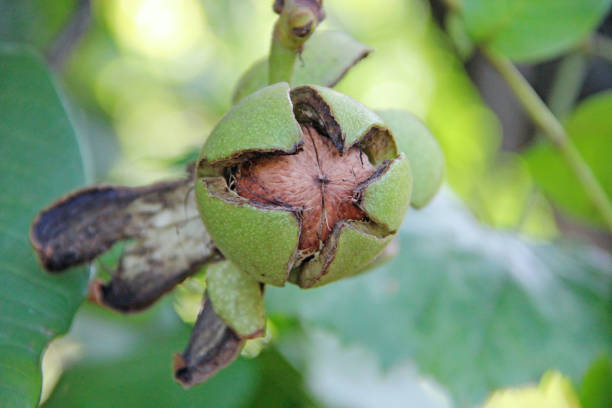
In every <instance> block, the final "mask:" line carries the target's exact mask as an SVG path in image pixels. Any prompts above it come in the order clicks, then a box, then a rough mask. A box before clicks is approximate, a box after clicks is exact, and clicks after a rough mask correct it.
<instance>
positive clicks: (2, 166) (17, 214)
mask: <svg viewBox="0 0 612 408" xmlns="http://www.w3.org/2000/svg"><path fill="white" fill-rule="evenodd" d="M0 146H1V148H0V173H2V174H3V176H2V178H0V191H2V194H1V195H0V208H2V210H1V211H0V231H1V233H2V240H1V241H0V279H1V281H2V285H0V406H2V407H33V406H36V405H37V404H38V399H39V395H40V388H41V374H40V355H41V353H42V351H43V349H44V348H45V346H46V344H47V343H48V342H49V340H51V339H52V338H53V337H55V336H57V335H58V334H61V333H65V332H66V331H67V330H68V328H69V326H70V322H71V320H72V316H73V315H74V313H75V311H76V309H77V308H78V306H79V304H80V303H81V300H82V299H83V296H84V294H85V287H86V284H87V279H88V275H87V272H86V271H85V270H84V269H80V270H74V271H72V272H69V273H67V274H65V275H61V276H50V275H47V274H46V273H45V272H43V271H42V269H41V268H40V266H39V264H38V262H37V260H36V259H35V257H34V253H33V251H32V248H31V247H30V243H29V240H28V229H29V225H30V222H31V221H32V219H33V218H34V216H35V215H36V213H37V212H38V211H39V210H40V209H41V208H42V207H43V206H45V205H47V204H48V203H49V202H51V201H52V200H54V199H56V198H57V197H59V196H61V195H62V194H65V193H66V192H67V191H69V190H71V189H74V188H75V187H78V186H80V185H82V184H83V182H84V170H83V164H82V162H81V158H80V157H81V156H80V151H79V146H78V143H77V139H76V135H75V133H74V130H73V128H72V125H71V123H70V121H69V120H68V117H67V115H66V111H65V110H64V108H63V106H62V102H61V100H60V98H59V95H58V93H57V90H56V89H55V87H54V84H53V80H52V78H51V75H50V73H49V71H48V70H47V69H46V68H45V66H44V63H43V61H42V60H41V58H40V57H39V56H38V55H36V54H35V53H34V52H32V51H30V50H29V49H25V48H21V47H13V46H9V45H0Z"/></svg>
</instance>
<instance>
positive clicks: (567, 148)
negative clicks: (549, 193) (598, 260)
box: [482, 48, 612, 231]
mask: <svg viewBox="0 0 612 408" xmlns="http://www.w3.org/2000/svg"><path fill="white" fill-rule="evenodd" d="M482 53H483V55H484V56H485V57H486V58H487V59H488V60H489V62H490V63H491V64H492V65H493V66H494V67H495V68H496V69H497V71H499V73H500V74H501V76H502V77H503V78H504V80H505V81H506V83H507V84H508V85H509V86H510V88H511V89H512V91H513V92H514V94H515V95H516V97H517V98H518V100H519V102H520V103H521V104H522V105H523V108H524V109H525V110H526V111H527V114H528V115H529V116H530V118H531V120H532V121H533V122H534V123H535V124H536V125H537V126H538V127H539V128H540V130H541V131H542V133H543V134H544V135H545V136H546V137H548V138H549V139H550V140H551V141H552V142H553V144H554V145H555V146H556V148H557V149H558V150H559V152H560V153H561V155H562V156H563V157H564V159H565V160H566V162H567V163H568V164H569V166H570V168H571V169H572V171H573V172H574V174H575V175H576V177H578V180H579V181H580V183H581V184H582V187H583V188H584V190H585V192H586V194H587V196H588V197H589V198H590V200H591V201H592V203H593V204H594V205H595V207H596V208H597V210H598V211H599V213H600V214H601V216H602V218H603V220H604V222H605V223H606V225H607V227H608V229H609V230H610V231H612V204H611V203H610V201H609V199H608V197H607V196H606V193H605V191H604V190H603V188H602V187H601V185H600V184H599V181H598V180H597V179H596V178H595V176H594V175H593V172H592V171H591V168H590V167H589V165H588V164H587V163H586V162H585V161H584V159H583V158H582V156H581V155H580V152H578V149H576V146H574V144H573V143H572V141H571V140H570V138H569V137H568V136H567V133H566V132H565V129H563V126H561V123H559V121H558V120H557V118H556V117H555V116H554V115H553V114H552V112H551V111H550V110H549V109H548V107H547V106H546V105H545V104H544V102H542V100H541V99H540V97H539V96H538V95H537V94H536V92H535V91H534V90H533V88H532V87H531V85H529V83H528V82H527V80H525V78H524V77H523V76H522V75H521V73H520V72H519V71H518V70H517V69H516V67H515V66H514V65H512V63H511V62H510V61H509V60H508V59H507V58H505V57H504V56H502V55H500V54H498V53H496V52H494V51H493V50H490V49H486V48H483V49H482Z"/></svg>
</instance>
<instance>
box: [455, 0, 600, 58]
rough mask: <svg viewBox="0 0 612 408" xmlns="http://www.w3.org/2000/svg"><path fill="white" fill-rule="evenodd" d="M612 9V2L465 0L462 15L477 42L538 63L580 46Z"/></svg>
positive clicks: (511, 56)
mask: <svg viewBox="0 0 612 408" xmlns="http://www.w3.org/2000/svg"><path fill="white" fill-rule="evenodd" d="M609 8H610V0H538V1H533V0H464V1H463V3H462V10H461V12H462V15H463V19H464V21H465V26H466V28H467V31H468V33H469V35H470V36H471V38H472V39H473V41H474V42H476V43H478V44H483V45H486V46H488V47H491V48H493V49H494V50H495V51H497V52H499V53H501V54H503V55H505V56H507V57H508V58H510V59H512V60H514V61H519V62H536V61H541V60H544V59H548V58H552V57H555V56H558V55H560V54H562V53H564V52H567V51H568V50H570V49H571V48H572V47H574V46H576V45H578V43H579V42H580V41H582V40H584V39H585V38H586V37H587V36H588V35H589V33H590V32H591V31H593V30H594V29H595V28H596V27H597V25H598V24H599V22H600V21H601V20H602V19H603V17H604V16H605V15H606V13H607V11H608V10H609Z"/></svg>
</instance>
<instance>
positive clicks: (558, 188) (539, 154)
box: [526, 91, 612, 225]
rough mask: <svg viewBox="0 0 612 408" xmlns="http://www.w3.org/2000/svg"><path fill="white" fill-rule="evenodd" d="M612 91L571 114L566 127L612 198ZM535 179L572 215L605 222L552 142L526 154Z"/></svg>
mask: <svg viewBox="0 0 612 408" xmlns="http://www.w3.org/2000/svg"><path fill="white" fill-rule="evenodd" d="M610 112H612V92H610V91H608V92H603V93H600V94H597V95H594V96H592V97H590V98H588V99H587V100H585V101H584V102H582V103H581V104H580V105H579V106H578V108H577V109H576V110H575V111H574V112H573V113H572V114H570V116H569V117H568V119H567V121H566V123H565V128H566V130H567V132H568V134H569V136H570V138H571V140H572V142H573V143H574V144H575V145H576V147H577V148H578V150H579V151H580V153H581V155H582V157H583V158H584V159H585V160H586V162H587V163H588V165H589V167H590V168H591V170H592V171H593V173H594V175H595V177H596V178H597V179H598V180H599V183H600V184H601V186H602V187H603V188H604V190H605V191H606V193H607V195H608V197H609V198H610V199H612V171H610V157H612V115H610ZM526 159H527V163H528V166H529V170H530V171H531V173H532V175H533V177H534V179H535V180H536V182H537V183H538V184H539V186H540V187H541V188H542V189H543V190H544V192H545V193H546V194H548V195H549V196H550V197H551V198H552V199H553V201H554V202H555V203H556V204H558V205H559V206H560V207H561V208H562V209H564V210H565V211H567V212H569V213H570V214H572V215H574V216H576V217H578V218H580V219H583V220H585V221H590V222H592V223H596V224H599V225H603V219H602V218H601V216H600V215H599V212H598V211H597V209H596V208H595V207H594V206H593V204H592V202H591V200H590V199H589V198H588V196H587V195H586V192H585V191H584V189H583V187H582V184H581V183H580V182H579V181H578V178H577V177H576V176H575V175H574V172H573V171H572V170H571V169H570V167H569V166H568V164H567V163H566V162H565V160H564V159H563V157H561V154H560V153H559V152H558V151H557V149H555V147H554V146H553V145H552V144H550V143H549V142H544V141H543V142H541V143H538V144H537V145H535V146H533V147H532V148H531V149H530V150H529V151H527V153H526Z"/></svg>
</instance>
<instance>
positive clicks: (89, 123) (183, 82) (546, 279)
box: [0, 0, 612, 408]
mask: <svg viewBox="0 0 612 408" xmlns="http://www.w3.org/2000/svg"><path fill="white" fill-rule="evenodd" d="M271 3H272V2H271V1H262V0H224V1H220V0H104V1H101V0H91V1H90V0H54V1H53V2H49V1H42V0H41V1H37V0H23V1H18V2H15V1H11V0H1V1H0V39H2V40H8V41H15V42H28V43H30V44H33V45H34V46H35V47H36V48H37V49H38V50H40V51H41V52H42V53H43V54H44V55H45V56H46V58H47V61H48V62H49V64H50V65H51V66H52V69H53V71H54V73H55V74H56V78H57V81H58V82H59V86H60V88H61V90H62V92H63V94H64V96H65V100H66V101H67V102H66V103H67V106H68V110H69V112H70V114H71V119H72V120H73V122H74V124H75V126H76V128H77V130H78V134H79V136H80V137H81V138H82V140H83V141H84V145H85V146H86V148H85V150H84V151H85V155H86V156H87V159H88V160H86V164H87V165H88V169H87V170H88V172H89V175H90V181H91V182H113V183H119V184H128V185H140V184H144V183H149V182H152V181H156V180H161V179H166V178H169V177H176V176H180V175H181V174H183V172H184V167H185V165H186V163H188V162H189V161H190V160H191V159H192V158H194V157H195V156H194V155H195V154H197V151H198V150H199V148H200V146H201V145H202V143H203V142H204V140H205V139H206V136H207V135H208V133H209V132H210V130H211V129H212V128H213V127H214V125H215V123H216V122H217V121H218V120H219V118H220V117H221V116H222V115H223V114H224V113H225V112H226V111H227V110H228V109H229V108H230V106H231V96H232V93H233V89H234V85H235V83H236V81H237V80H238V78H239V77H240V75H241V74H242V73H243V72H244V71H245V70H246V69H247V68H248V67H249V66H250V65H251V64H252V63H253V62H255V61H256V60H258V59H259V58H261V57H264V56H266V55H267V52H268V48H269V43H270V33H271V30H272V26H273V24H274V21H275V18H276V15H275V14H274V13H273V11H272V4H271ZM454 3H455V2H454V1H448V2H444V1H437V0H432V1H431V2H429V1H425V0H403V1H402V0H326V1H325V3H324V6H325V10H326V12H327V18H326V20H325V21H324V23H323V24H322V26H321V27H319V28H318V30H326V29H336V30H342V31H345V32H347V33H349V34H350V35H351V36H352V37H354V38H355V39H357V40H358V41H360V42H362V43H365V44H367V45H369V46H371V47H372V48H374V50H375V51H374V53H373V54H372V55H370V56H369V57H368V58H366V59H365V60H364V61H362V62H360V63H359V64H358V65H357V66H356V67H355V68H353V69H352V70H351V72H350V73H349V74H348V75H347V76H346V77H345V79H343V80H342V81H341V82H340V83H339V84H338V86H337V89H338V90H340V91H341V92H344V93H346V94H348V95H350V96H352V97H354V98H355V99H357V100H359V101H361V102H362V103H364V104H366V105H368V106H369V107H371V108H374V109H384V108H402V109H406V110H409V111H411V112H413V113H414V114H415V115H417V116H418V117H419V118H421V119H422V120H423V121H424V122H425V123H426V124H427V125H428V126H429V128H430V129H431V130H432V132H433V134H434V135H435V136H436V138H437V139H438V141H439V143H440V145H441V146H442V149H443V151H444V154H445V157H446V166H447V168H446V182H445V186H444V188H443V191H442V193H441V194H440V195H439V196H438V197H437V198H436V199H435V201H434V203H433V204H432V205H431V206H429V207H427V208H426V209H424V210H422V211H413V212H412V213H411V214H410V215H409V217H408V219H407V221H406V224H405V226H404V228H403V231H402V237H401V250H400V255H399V256H398V257H397V258H396V259H395V260H394V261H392V262H391V263H390V264H388V265H385V266H384V267H383V268H381V269H380V270H377V271H374V272H372V273H370V274H367V275H364V276H361V277H358V278H355V279H350V280H348V281H347V282H340V283H338V284H334V285H331V287H326V288H323V289H320V290H319V289H317V290H316V291H313V292H310V291H307V292H305V293H302V292H299V291H297V290H295V289H294V288H285V289H272V290H270V291H269V293H267V296H268V295H269V296H268V297H269V299H268V313H269V315H270V316H271V318H270V321H269V326H268V336H267V337H266V339H264V340H257V341H253V342H251V343H249V344H248V346H247V348H246V349H245V351H244V352H243V356H242V357H241V358H239V360H238V361H237V362H236V363H234V364H233V365H232V366H231V367H230V368H228V369H227V370H225V371H223V372H221V373H220V374H219V375H217V376H216V377H215V378H213V379H212V380H211V381H210V382H208V383H206V384H205V385H202V386H198V387H195V388H194V389H192V390H189V391H183V390H182V389H181V388H180V387H179V386H178V385H177V384H175V383H174V382H173V380H172V378H171V369H170V367H171V356H172V354H173V353H175V352H178V351H180V350H182V348H183V347H184V345H185V344H186V342H187V339H188V335H189V331H190V326H189V325H190V323H192V322H193V321H194V319H195V315H196V313H197V310H198V308H199V305H200V297H201V294H202V291H203V287H202V282H203V279H202V278H201V277H196V278H194V279H192V280H189V281H187V282H185V283H184V284H183V285H182V286H181V287H179V288H178V289H177V291H175V293H173V294H172V295H169V296H167V297H166V298H165V299H164V300H163V301H162V302H161V303H160V304H159V305H156V306H155V307H154V308H152V309H151V310H150V311H148V312H146V313H145V314H143V315H138V316H127V317H126V316H120V315H116V314H113V313H111V312H107V311H104V310H100V309H98V308H96V307H93V306H91V305H88V304H86V305H84V306H83V307H82V308H81V310H80V312H79V314H78V315H77V317H76V320H75V323H74V325H73V329H72V331H71V333H70V334H69V335H68V336H66V337H63V338H61V339H59V340H56V341H55V342H53V343H52V345H51V347H50V349H49V351H48V352H47V353H46V356H45V360H44V374H45V388H44V395H43V398H44V399H47V398H48V400H47V402H46V404H45V406H48V407H109V406H112V407H136V406H149V407H173V406H181V407H191V406H193V407H195V406H198V407H298V406H299V407H327V406H329V407H408V406H415V407H434V408H435V407H451V406H476V405H479V404H483V403H484V402H485V401H486V398H487V397H488V396H489V395H490V394H491V393H492V392H493V391H494V390H496V389H500V388H506V387H516V386H522V385H525V384H530V383H536V382H538V381H539V380H540V378H541V376H542V375H544V373H546V372H553V373H558V375H563V376H565V377H563V379H564V380H563V381H567V384H570V383H573V385H569V387H573V388H574V389H575V392H576V393H578V394H580V393H583V394H584V393H587V392H586V391H584V392H583V391H581V384H582V382H583V379H584V376H585V373H587V372H588V370H589V367H592V366H593V364H595V365H596V364H600V365H602V366H604V367H605V366H606V364H607V363H606V361H609V360H607V358H606V357H605V356H606V353H611V352H612V295H611V293H612V261H611V260H610V256H609V253H610V251H611V249H612V239H611V236H610V233H609V232H606V229H605V228H604V224H603V222H602V220H601V219H600V217H599V216H598V214H597V212H596V211H595V209H594V208H593V206H592V205H591V204H590V201H589V200H588V198H587V196H586V195H585V193H584V191H583V189H582V187H581V186H580V185H579V184H578V182H577V180H576V179H575V178H574V177H573V175H572V174H571V173H570V171H569V169H568V168H567V166H566V165H565V164H564V162H563V161H562V160H561V159H559V157H558V154H557V153H556V152H555V151H554V149H553V148H552V147H551V145H550V144H549V143H547V142H546V141H545V140H544V139H543V138H542V137H541V135H539V134H538V131H537V129H536V128H535V127H534V126H533V124H532V122H531V121H530V120H529V118H528V117H527V116H526V115H525V113H524V111H523V110H522V108H521V106H520V105H519V103H518V102H517V101H516V99H515V98H514V96H513V94H512V92H511V91H510V90H509V88H508V87H507V85H506V84H505V83H504V81H503V80H502V79H501V78H500V77H499V76H498V74H497V73H496V72H495V70H494V69H492V68H491V67H490V66H489V65H488V63H487V62H486V61H485V60H484V58H482V57H481V56H479V54H478V53H477V52H473V49H472V48H471V45H470V43H469V40H468V39H467V38H466V36H465V32H464V31H463V28H462V27H461V25H460V22H459V21H458V20H457V15H456V14H455V13H452V12H450V11H449V10H452V5H453V4H454ZM600 3H601V2H600ZM604 3H605V2H604ZM449 5H450V6H451V7H450V8H449ZM605 8H606V10H608V9H609V5H608V6H605ZM603 15H604V16H605V13H603ZM594 26H595V27H598V33H597V34H596V36H597V37H596V38H601V41H605V40H604V39H603V38H605V37H604V36H606V35H608V36H610V35H611V34H612V16H611V15H610V14H608V15H607V17H604V18H603V20H602V19H601V18H600V19H599V20H598V21H597V23H596V24H594ZM589 41H590V40H589V39H588V38H587V37H585V39H584V43H579V44H574V45H573V46H572V47H568V49H567V50H565V52H563V55H562V56H559V55H551V56H550V57H548V56H547V57H546V58H544V57H536V58H529V57H527V58H519V62H520V64H519V68H520V70H521V72H522V73H523V74H524V75H525V76H526V78H527V79H528V80H529V81H530V83H531V84H532V85H533V87H534V88H535V89H536V91H537V92H538V93H539V95H540V96H541V97H542V98H543V99H544V100H546V101H548V102H549V103H550V106H551V107H552V108H553V111H554V113H555V114H556V115H558V116H559V117H560V118H561V119H562V120H564V123H565V124H566V129H567V131H568V133H569V134H570V137H572V138H574V139H575V143H576V144H577V145H578V147H579V149H580V151H581V152H582V153H583V155H584V157H585V159H586V160H587V162H588V163H589V164H590V165H591V167H592V169H593V172H594V173H595V175H596V177H597V178H598V179H599V181H600V183H601V184H602V185H603V186H604V189H605V190H606V191H607V193H608V195H609V196H610V195H612V165H611V164H610V160H611V158H612V120H611V117H612V95H611V93H610V89H611V88H612V62H611V61H612V59H611V58H612V55H610V54H612V52H610V50H608V55H607V57H606V55H605V54H600V55H597V54H598V53H597V52H593V48H592V47H590V44H591V42H589ZM608 41H609V40H608ZM606 44H607V46H609V43H606ZM298 63H299V62H298ZM574 106H578V108H577V109H574ZM113 256H115V257H116V254H115V255H113V254H111V255H109V256H107V257H106V258H105V259H103V260H102V261H101V263H102V265H103V266H105V265H106V266H108V265H110V264H112V261H113V259H112V258H113ZM101 269H104V268H101ZM602 356H603V357H602ZM600 361H603V363H602V362H600ZM608 367H609V365H608ZM550 370H552V371H550ZM62 373H63V375H62ZM604 373H605V369H604ZM60 375H61V378H60ZM555 375H557V374H555ZM611 375H612V374H611ZM555 378H556V377H555ZM559 378H560V377H559ZM602 378H603V379H604V384H609V382H608V383H605V380H606V379H607V378H608V377H607V375H603V377H602ZM559 381H561V380H559ZM563 381H561V382H559V384H561V385H559V387H561V388H559V389H560V390H562V391H559V392H561V393H563V392H565V391H563V390H565V388H564V387H566V385H567V384H566V383H565V382H563ZM553 386H554V384H553ZM572 392H574V391H572ZM584 398H588V397H584ZM584 398H582V399H581V401H582V404H583V406H584V407H585V408H586V407H588V406H589V405H588V403H584ZM509 406H510V405H509ZM515 406H519V405H515ZM551 406H553V405H551ZM555 406H557V405H555ZM558 406H561V405H558ZM567 406H573V405H567ZM590 406H594V405H590ZM610 406H612V405H610ZM608 407H609V406H608ZM602 408H605V407H604V406H603V405H602Z"/></svg>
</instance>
